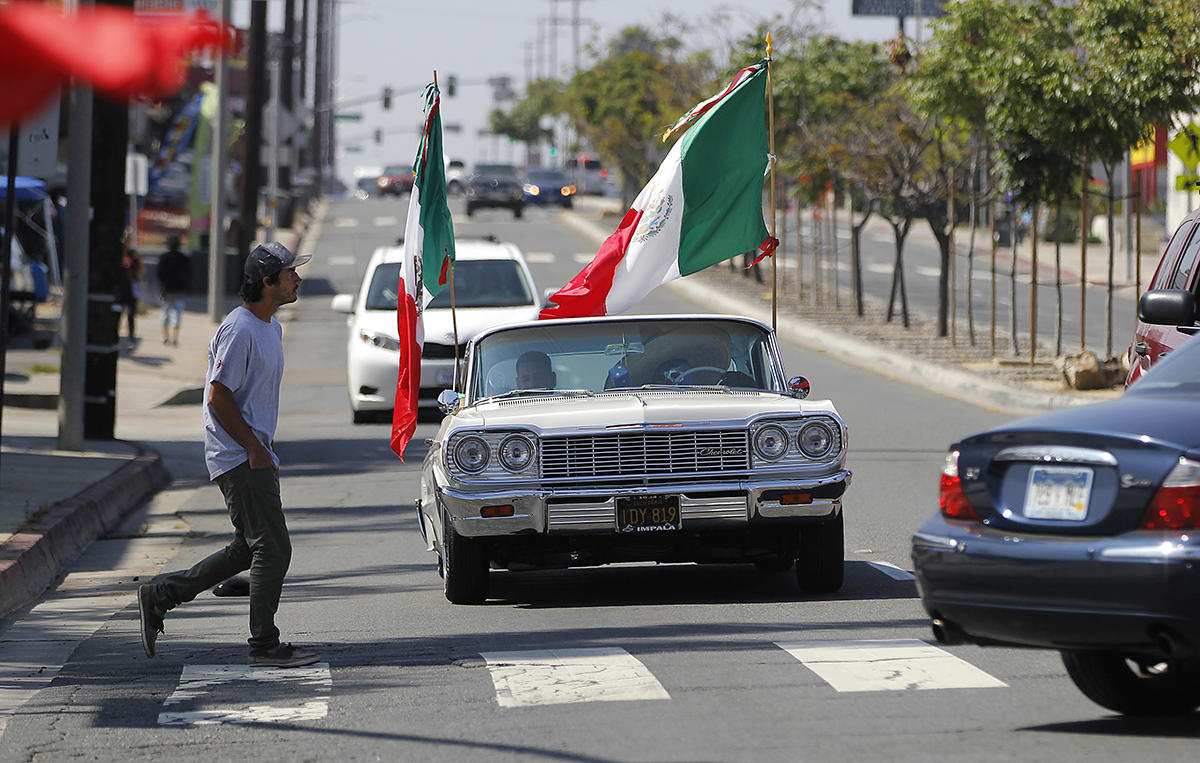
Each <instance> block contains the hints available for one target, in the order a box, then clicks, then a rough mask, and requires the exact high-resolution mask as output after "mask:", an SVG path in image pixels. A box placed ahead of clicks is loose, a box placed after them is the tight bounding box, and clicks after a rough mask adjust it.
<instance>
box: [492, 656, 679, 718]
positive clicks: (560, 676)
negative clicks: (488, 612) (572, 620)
mask: <svg viewBox="0 0 1200 763" xmlns="http://www.w3.org/2000/svg"><path fill="white" fill-rule="evenodd" d="M481 656H482V657H483V659H484V660H485V661H487V667H488V671H489V672H490V673H491V675H492V683H493V684H494V685H495V687H496V701H497V702H498V703H499V705H500V707H530V706H533V705H557V704H565V703H569V702H621V701H629V700H642V699H670V698H671V695H670V694H668V693H667V690H666V689H664V688H663V686H662V684H660V683H659V682H658V679H657V678H655V677H654V675H653V674H652V673H651V672H650V671H649V670H648V669H647V668H646V666H645V665H643V664H642V663H641V662H640V661H639V660H638V659H637V658H636V657H634V656H633V655H631V654H630V653H629V652H626V651H625V650H624V649H618V648H609V647H597V648H587V649H536V650H529V651H518V652H483V653H482V655H481Z"/></svg>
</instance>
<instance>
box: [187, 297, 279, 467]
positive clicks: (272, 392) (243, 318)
mask: <svg viewBox="0 0 1200 763" xmlns="http://www.w3.org/2000/svg"><path fill="white" fill-rule="evenodd" d="M282 380H283V326H281V325H280V324H279V321H277V320H275V318H273V317H272V318H271V320H270V321H269V322H268V321H262V320H259V318H258V317H256V316H255V315H254V313H252V312H250V311H249V310H247V309H246V308H245V307H238V308H236V309H235V310H233V312H231V313H229V315H227V316H225V320H224V321H222V322H221V325H220V326H219V327H218V328H217V333H215V334H214V335H213V338H212V342H211V343H210V344H209V346H208V374H207V375H206V376H205V379H204V463H205V465H206V466H207V467H208V477H209V479H213V480H215V479H216V478H217V477H218V476H220V475H222V474H224V473H225V472H227V471H229V470H230V469H232V468H234V467H235V466H238V465H239V464H241V463H243V462H245V461H246V460H247V459H248V458H249V455H248V454H247V453H246V449H245V448H243V447H242V446H241V445H239V444H238V442H237V440H235V439H233V436H232V435H230V434H229V432H227V431H225V428H224V427H223V426H221V423H220V422H219V421H217V417H216V415H215V414H214V413H213V412H212V410H211V409H210V408H209V405H208V399H209V393H210V392H211V390H212V383H213V382H214V381H218V382H220V383H221V384H224V385H225V386H226V387H228V388H229V389H230V391H231V392H233V399H234V401H235V402H236V403H237V406H238V410H240V411H241V412H242V418H244V419H245V420H246V424H248V425H249V426H250V429H251V430H252V431H253V432H254V435H255V436H256V437H257V438H258V439H259V441H260V442H262V444H263V445H264V446H266V448H267V450H268V451H270V453H271V460H272V461H274V462H275V468H277V469H278V468H279V457H278V456H277V455H275V449H274V448H273V447H271V442H272V441H273V440H274V439H275V426H276V424H278V422H279V385H280V382H281V381H282Z"/></svg>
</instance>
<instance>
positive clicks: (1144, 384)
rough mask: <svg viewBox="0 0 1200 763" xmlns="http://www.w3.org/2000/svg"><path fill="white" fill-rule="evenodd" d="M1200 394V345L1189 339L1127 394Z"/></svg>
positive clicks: (1135, 383) (1136, 383)
mask: <svg viewBox="0 0 1200 763" xmlns="http://www.w3.org/2000/svg"><path fill="white" fill-rule="evenodd" d="M1175 392H1186V393H1190V394H1195V393H1196V392H1200V343H1197V342H1196V341H1195V340H1194V339H1189V340H1188V341H1186V342H1184V343H1183V344H1182V345H1180V347H1179V349H1178V350H1175V351H1174V352H1172V353H1170V354H1169V355H1167V357H1165V358H1163V359H1162V360H1160V361H1159V362H1158V363H1155V364H1154V367H1153V368H1151V369H1150V371H1149V372H1147V373H1146V375H1145V376H1143V377H1142V378H1140V379H1138V380H1137V381H1136V382H1134V384H1133V386H1131V387H1130V388H1129V389H1128V390H1127V391H1126V393H1125V394H1127V395H1146V394H1150V395H1153V394H1161V393H1175Z"/></svg>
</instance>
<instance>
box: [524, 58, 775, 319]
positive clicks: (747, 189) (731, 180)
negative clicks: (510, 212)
mask: <svg viewBox="0 0 1200 763" xmlns="http://www.w3.org/2000/svg"><path fill="white" fill-rule="evenodd" d="M766 80H767V62H766V61H765V60H763V61H760V62H759V63H757V64H755V65H754V66H748V67H746V68H745V69H742V70H741V71H740V72H738V73H737V76H735V77H734V78H733V82H731V83H730V84H729V87H728V88H726V89H725V91H724V92H722V93H719V94H717V95H715V96H713V97H712V98H709V99H708V100H707V101H704V102H703V103H700V104H698V105H697V106H696V107H695V108H693V109H692V110H691V111H689V112H688V113H687V114H685V115H684V116H683V118H681V119H680V120H679V121H678V122H676V123H675V124H674V125H673V126H672V127H671V129H670V130H668V131H667V134H666V135H665V136H663V137H664V140H665V139H666V138H667V137H670V135H672V134H673V133H675V132H677V131H679V130H681V129H683V128H684V127H686V126H687V125H689V124H691V125H692V127H691V128H690V129H688V131H687V132H686V133H684V135H683V137H682V138H680V139H679V140H678V141H676V143H675V145H674V146H672V147H671V151H670V152H669V153H668V154H667V158H666V159H664V160H663V163H662V165H661V166H660V167H659V168H658V172H656V173H655V174H654V177H653V178H651V180H650V183H649V184H648V185H647V186H646V187H645V188H643V189H642V192H641V193H639V194H638V197H637V198H636V199H635V200H634V202H633V206H632V207H631V208H630V209H629V211H628V212H626V213H625V217H624V219H623V220H621V224H620V225H619V226H617V230H616V231H615V232H614V233H613V234H612V235H610V236H609V237H608V238H607V239H605V241H604V243H603V244H601V245H600V251H599V252H597V253H596V257H595V259H593V260H592V261H591V262H590V263H589V264H588V265H587V266H586V267H585V268H584V269H583V270H582V271H581V272H580V273H579V275H577V276H575V278H573V279H571V282H570V283H568V284H567V285H566V286H564V287H563V288H561V289H559V290H558V292H557V293H555V294H554V296H552V297H550V301H551V302H554V303H555V304H556V305H558V306H557V307H551V308H547V309H545V310H543V311H542V313H541V317H542V318H575V317H582V316H591V315H612V314H614V313H621V312H624V311H625V310H628V309H629V308H631V307H633V306H634V305H636V304H637V303H638V302H640V301H641V300H642V298H643V297H645V296H646V295H647V294H649V293H650V292H651V291H653V290H654V289H655V288H657V287H658V286H661V285H662V284H664V283H667V282H668V281H673V280H675V279H676V278H679V277H680V276H686V275H690V274H692V273H695V272H698V271H700V270H703V269H704V268H706V267H708V266H709V265H714V264H716V263H718V262H721V261H723V260H727V259H729V258H730V257H735V256H737V255H740V254H745V253H746V252H756V253H757V254H758V255H759V256H760V257H761V256H766V255H768V254H770V253H771V252H773V251H774V250H775V247H776V246H778V244H779V242H778V240H776V239H774V238H772V237H771V236H770V235H769V234H768V232H767V227H766V225H765V224H763V215H762V188H763V175H765V174H766V170H767V166H768V164H767V162H768V153H767V119H766V107H765V101H764V97H765V95H766Z"/></svg>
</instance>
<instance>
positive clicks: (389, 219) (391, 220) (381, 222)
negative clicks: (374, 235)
mask: <svg viewBox="0 0 1200 763" xmlns="http://www.w3.org/2000/svg"><path fill="white" fill-rule="evenodd" d="M399 221H400V218H398V217H396V216H395V215H384V216H382V217H376V218H375V219H374V220H373V221H372V222H373V223H374V224H375V226H376V227H379V228H382V227H384V226H388V225H395V224H396V223H398V222H399Z"/></svg>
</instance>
